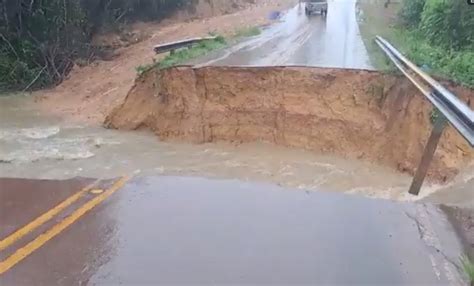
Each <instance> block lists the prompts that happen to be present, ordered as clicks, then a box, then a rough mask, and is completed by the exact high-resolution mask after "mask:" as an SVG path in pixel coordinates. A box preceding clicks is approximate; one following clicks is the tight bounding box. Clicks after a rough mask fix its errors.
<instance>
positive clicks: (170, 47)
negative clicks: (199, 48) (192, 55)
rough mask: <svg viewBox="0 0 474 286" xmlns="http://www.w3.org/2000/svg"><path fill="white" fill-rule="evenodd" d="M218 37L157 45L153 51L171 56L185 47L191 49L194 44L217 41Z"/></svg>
mask: <svg viewBox="0 0 474 286" xmlns="http://www.w3.org/2000/svg"><path fill="white" fill-rule="evenodd" d="M216 38H217V37H204V38H192V39H186V40H181V41H177V42H171V43H166V44H161V45H156V46H155V47H154V48H153V50H154V51H155V53H157V54H162V53H166V52H171V54H173V53H174V51H175V50H177V49H181V48H185V47H190V46H192V45H194V44H197V43H200V42H203V41H210V40H215V39H216Z"/></svg>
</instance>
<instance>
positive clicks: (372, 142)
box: [105, 67, 474, 182]
mask: <svg viewBox="0 0 474 286" xmlns="http://www.w3.org/2000/svg"><path fill="white" fill-rule="evenodd" d="M448 88H450V89H451V90H452V91H454V92H455V93H456V94H457V95H458V96H460V97H461V98H462V99H463V100H464V101H466V102H468V104H470V105H471V108H472V99H473V98H474V92H473V91H472V90H469V89H466V88H463V87H459V86H454V85H451V84H449V85H448ZM431 116H432V107H431V105H430V104H429V102H428V101H427V100H425V99H424V98H423V96H421V95H420V94H419V93H418V92H417V90H416V88H414V87H413V86H412V85H411V84H410V83H409V82H408V81H406V80H405V79H403V78H401V77H398V76H394V75H387V74H383V73H379V72H374V71H364V70H346V69H326V68H303V67H268V68H259V67H204V68H192V67H175V68H171V69H167V70H163V71H156V70H154V71H151V72H149V73H147V74H145V75H144V76H142V77H141V78H139V79H137V81H136V83H135V85H134V86H133V88H132V89H131V90H130V92H129V94H128V95H127V97H126V99H125V101H124V103H123V104H121V105H120V106H119V107H117V108H115V109H114V110H113V111H112V112H111V114H110V115H109V116H108V117H107V119H106V121H105V125H106V126H107V127H110V128H117V129H126V130H136V129H150V130H152V131H153V132H154V133H155V134H156V135H158V136H159V137H160V139H162V140H180V141H188V142H194V143H206V142H218V141H228V142H235V143H244V142H254V141H264V142H270V143H273V144H277V145H281V146H289V147H297V148H304V149H307V150H312V151H316V152H321V153H330V154H337V155H339V156H342V157H347V158H355V159H362V160H365V161H369V162H374V163H378V164H382V165H385V166H389V167H392V168H395V169H397V170H399V171H402V172H407V173H409V174H413V173H414V171H415V169H416V166H417V164H418V162H419V160H420V157H421V154H422V151H423V148H424V145H425V143H426V140H427V138H428V136H429V133H430V130H431V121H430V119H431ZM473 159H474V151H473V150H472V149H471V148H470V146H469V145H468V144H467V143H466V142H465V141H464V139H463V138H462V137H461V136H459V135H458V134H457V133H456V132H455V131H454V129H452V128H451V127H449V128H447V130H446V131H445V132H444V134H443V137H442V139H441V142H440V144H439V147H438V150H437V152H436V155H435V158H434V160H433V162H432V165H431V168H430V171H429V174H428V176H429V178H431V179H432V180H433V181H436V182H446V181H448V180H450V179H452V178H453V177H454V176H455V175H456V174H457V173H458V172H459V170H460V169H462V168H464V167H465V166H467V165H468V164H470V163H472V162H473Z"/></svg>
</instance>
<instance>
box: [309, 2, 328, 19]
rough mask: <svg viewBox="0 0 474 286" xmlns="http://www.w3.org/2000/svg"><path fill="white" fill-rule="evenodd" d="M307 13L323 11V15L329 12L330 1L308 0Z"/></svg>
mask: <svg viewBox="0 0 474 286" xmlns="http://www.w3.org/2000/svg"><path fill="white" fill-rule="evenodd" d="M305 12H306V15H308V16H309V15H312V14H315V13H317V12H319V13H321V15H322V16H326V15H327V14H328V1H327V0H308V1H307V2H306V8H305Z"/></svg>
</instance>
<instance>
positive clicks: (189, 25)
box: [34, 0, 295, 124]
mask: <svg viewBox="0 0 474 286" xmlns="http://www.w3.org/2000/svg"><path fill="white" fill-rule="evenodd" d="M252 2H256V3H254V4H252ZM206 3H208V4H207V5H206ZM209 3H213V5H209ZM294 3H295V0H259V1H249V0H235V1H227V0H226V1H224V0H214V1H207V0H206V1H200V4H198V5H197V6H196V9H194V10H192V11H182V12H180V13H178V15H175V16H174V17H172V18H171V19H169V20H165V21H163V22H162V23H160V24H143V23H141V24H137V25H135V26H134V27H135V30H136V31H135V33H133V34H136V35H138V34H139V35H140V36H139V37H137V39H136V41H137V42H138V43H136V44H133V45H129V46H127V47H124V48H121V49H119V50H117V51H116V53H115V56H114V57H113V59H111V60H110V61H97V62H94V63H92V64H91V65H89V66H86V67H82V68H81V67H78V66H77V67H75V68H74V70H73V71H72V73H71V74H70V75H69V77H68V79H67V80H65V81H64V82H63V83H62V84H61V85H59V86H57V87H55V88H52V89H49V90H42V91H39V92H35V93H34V95H35V96H36V100H37V102H39V103H40V106H42V107H43V108H44V109H46V110H47V111H48V112H50V113H55V114H58V115H61V116H65V117H68V118H70V119H71V120H78V121H82V122H87V123H90V124H101V123H102V122H103V120H104V118H105V116H106V115H107V114H109V113H110V111H111V110H112V108H113V107H115V106H117V105H118V104H120V103H121V102H122V101H123V99H124V97H125V96H126V94H127V92H128V91H129V90H130V88H131V86H132V85H133V82H134V80H135V77H136V71H135V68H136V67H138V66H140V65H143V64H148V63H151V62H152V61H153V58H159V57H157V56H155V54H154V53H153V51H152V47H153V46H154V45H156V44H159V43H165V42H169V41H175V40H179V39H183V38H188V37H197V36H205V35H208V33H209V32H217V33H219V34H224V35H229V34H233V33H234V32H235V31H236V30H238V29H242V28H245V27H249V26H256V25H265V24H269V23H270V20H269V19H268V15H269V14H270V13H271V12H272V11H276V10H278V11H281V10H285V9H288V8H289V7H291V6H292V5H293V4H294ZM242 9H243V10H242ZM236 11H237V12H236ZM228 13H232V14H228ZM196 18H197V19H196ZM192 19H194V20H192ZM185 21H186V22H185Z"/></svg>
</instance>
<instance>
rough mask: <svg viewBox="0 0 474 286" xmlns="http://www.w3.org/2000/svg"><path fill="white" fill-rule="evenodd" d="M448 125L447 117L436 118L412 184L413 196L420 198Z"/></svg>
mask: <svg viewBox="0 0 474 286" xmlns="http://www.w3.org/2000/svg"><path fill="white" fill-rule="evenodd" d="M446 123H447V120H446V117H444V115H443V114H441V113H440V114H439V116H438V118H436V121H435V123H434V127H433V130H432V131H431V135H430V139H428V143H426V146H425V150H424V151H423V156H422V157H421V162H420V164H419V165H418V169H417V170H416V173H415V177H414V178H413V181H412V183H411V186H410V190H409V193H410V194H412V195H415V196H418V194H419V193H420V190H421V186H422V185H423V181H424V180H425V177H426V174H427V173H428V168H429V167H430V163H431V160H432V159H433V156H434V153H435V151H436V147H438V143H439V140H440V139H441V135H443V130H444V128H445V127H446Z"/></svg>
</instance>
